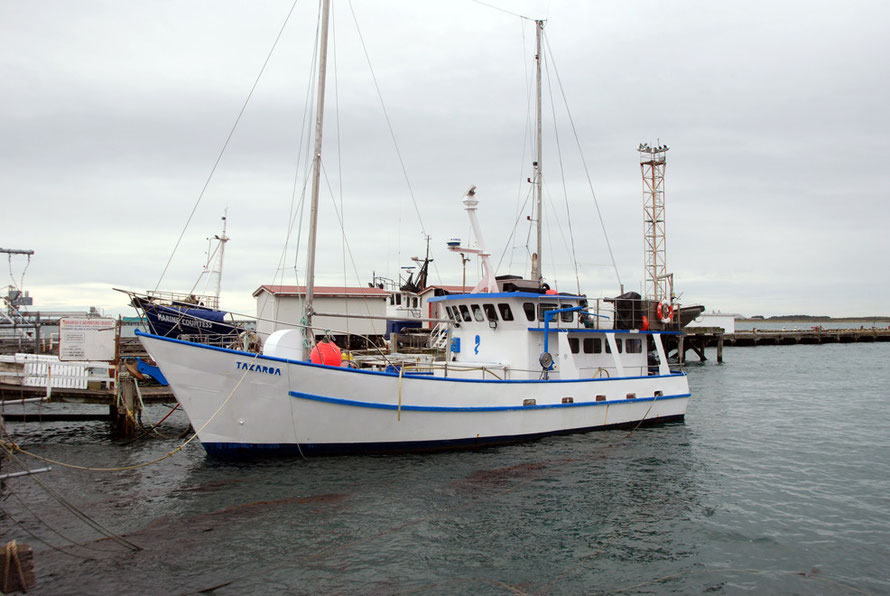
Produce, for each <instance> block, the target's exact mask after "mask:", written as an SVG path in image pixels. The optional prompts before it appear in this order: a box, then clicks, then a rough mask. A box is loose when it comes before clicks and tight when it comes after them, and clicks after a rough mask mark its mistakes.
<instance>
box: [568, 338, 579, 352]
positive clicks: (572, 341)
mask: <svg viewBox="0 0 890 596" xmlns="http://www.w3.org/2000/svg"><path fill="white" fill-rule="evenodd" d="M580 344H581V342H579V341H578V338H577V337H570V338H569V348H571V350H572V354H577V353H578V352H580V351H581V345H580Z"/></svg>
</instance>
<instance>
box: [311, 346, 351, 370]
mask: <svg viewBox="0 0 890 596" xmlns="http://www.w3.org/2000/svg"><path fill="white" fill-rule="evenodd" d="M342 359H343V357H342V355H341V354H340V348H338V347H337V344H335V343H334V342H332V341H323V342H320V343H317V344H315V347H314V348H312V353H311V354H309V362H311V363H313V364H324V365H325V366H340V362H341V360H342Z"/></svg>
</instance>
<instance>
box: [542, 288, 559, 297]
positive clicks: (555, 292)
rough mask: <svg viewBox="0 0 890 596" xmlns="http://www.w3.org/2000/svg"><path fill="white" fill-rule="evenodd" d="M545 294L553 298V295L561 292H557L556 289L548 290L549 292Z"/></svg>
mask: <svg viewBox="0 0 890 596" xmlns="http://www.w3.org/2000/svg"><path fill="white" fill-rule="evenodd" d="M544 293H545V294H547V295H548V296H553V295H555V294H558V293H559V292H557V291H556V290H554V289H550V290H547V291H546V292H544Z"/></svg>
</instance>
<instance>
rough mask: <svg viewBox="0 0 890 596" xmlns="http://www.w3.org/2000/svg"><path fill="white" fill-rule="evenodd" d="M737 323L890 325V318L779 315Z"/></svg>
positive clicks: (744, 319)
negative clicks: (868, 322) (858, 323)
mask: <svg viewBox="0 0 890 596" xmlns="http://www.w3.org/2000/svg"><path fill="white" fill-rule="evenodd" d="M736 321H741V322H744V323H811V322H815V323H824V322H841V323H843V322H853V321H855V322H862V321H873V322H877V323H890V317H879V316H873V317H822V316H812V315H778V316H774V317H752V318H745V317H737V318H736Z"/></svg>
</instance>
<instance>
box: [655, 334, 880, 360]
mask: <svg viewBox="0 0 890 596" xmlns="http://www.w3.org/2000/svg"><path fill="white" fill-rule="evenodd" d="M675 337H676V340H674V341H673V342H670V343H669V344H668V346H666V349H667V350H668V354H669V355H671V356H673V357H674V358H676V359H677V361H678V362H680V363H681V364H682V363H684V362H685V361H686V353H687V352H688V351H689V350H692V351H693V352H694V353H695V354H696V355H698V357H699V359H700V360H701V361H702V362H704V361H705V360H707V358H706V357H705V348H706V347H716V348H717V362H723V347H724V346H734V347H754V346H793V345H798V344H809V345H813V344H816V345H818V344H849V343H875V342H890V327H888V328H880V327H863V328H859V329H827V328H824V327H821V326H815V327H811V328H809V329H791V330H788V329H752V330H745V331H736V332H735V333H724V332H723V329H722V328H720V327H687V328H685V329H684V330H683V333H682V334H681V335H678V336H675Z"/></svg>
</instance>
